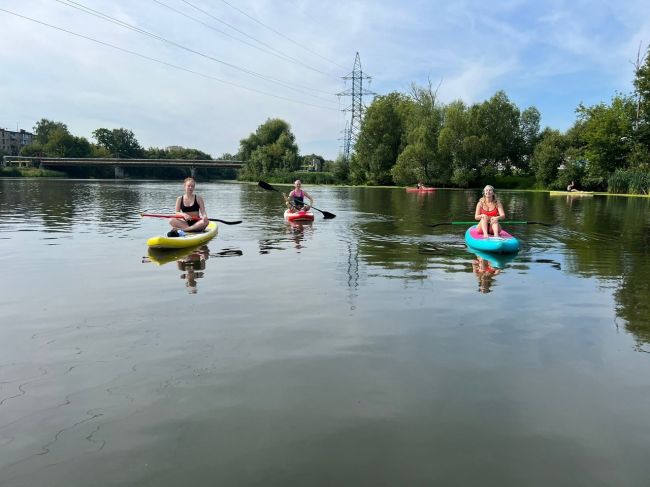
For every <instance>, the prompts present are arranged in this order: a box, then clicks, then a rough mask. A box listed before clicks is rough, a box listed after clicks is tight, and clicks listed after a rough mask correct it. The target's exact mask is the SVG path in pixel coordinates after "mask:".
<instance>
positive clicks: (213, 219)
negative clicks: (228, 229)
mask: <svg viewBox="0 0 650 487" xmlns="http://www.w3.org/2000/svg"><path fill="white" fill-rule="evenodd" d="M140 216H150V217H153V218H180V217H178V216H176V215H159V214H157V213H140ZM208 220H210V221H211V222H219V223H223V224H224V225H239V224H240V223H241V220H237V221H234V222H229V221H226V220H221V219H219V218H208Z"/></svg>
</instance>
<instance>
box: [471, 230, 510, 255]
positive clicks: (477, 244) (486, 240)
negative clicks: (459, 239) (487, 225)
mask: <svg viewBox="0 0 650 487" xmlns="http://www.w3.org/2000/svg"><path fill="white" fill-rule="evenodd" d="M465 243H466V244H467V246H468V247H471V248H473V249H476V250H482V251H484V252H494V253H497V254H509V253H512V252H517V251H518V250H519V240H517V239H516V238H515V237H513V236H512V235H510V234H509V233H508V232H506V231H505V230H501V233H500V234H499V236H498V237H494V236H489V237H485V236H484V235H483V234H482V233H480V232H479V231H478V228H477V227H476V225H474V226H471V227H469V228H468V229H467V231H466V232H465Z"/></svg>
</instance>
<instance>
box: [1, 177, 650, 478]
mask: <svg viewBox="0 0 650 487" xmlns="http://www.w3.org/2000/svg"><path fill="white" fill-rule="evenodd" d="M308 189H309V191H310V193H311V194H312V195H313V196H315V198H316V205H317V206H318V207H319V208H320V209H322V210H326V211H330V212H332V213H335V214H336V215H337V217H336V218H335V219H333V220H324V219H323V218H322V215H320V214H318V213H317V218H316V221H315V222H314V223H313V224H307V225H302V226H299V225H294V226H292V225H289V224H287V223H285V222H284V221H283V220H282V211H283V208H282V198H281V197H280V195H278V194H277V193H273V192H267V191H263V190H262V189H260V188H259V187H257V186H254V185H247V184H235V183H201V182H199V184H198V186H197V193H198V194H201V195H202V196H203V197H204V198H205V200H206V204H207V206H208V210H209V213H210V216H212V217H217V218H222V219H225V220H240V219H241V220H243V222H244V223H242V224H241V225H232V226H227V225H221V224H220V226H219V235H218V237H217V238H216V239H214V240H212V241H210V242H209V243H208V244H207V245H206V246H202V247H200V248H198V249H193V250H191V251H190V252H187V253H184V252H180V253H175V254H160V253H150V252H148V251H147V248H146V246H145V242H146V239H147V238H148V237H150V236H153V235H156V234H161V233H164V232H166V231H167V222H166V221H164V220H160V219H154V218H147V219H142V218H140V216H139V213H140V212H143V211H150V212H168V211H169V210H170V209H171V207H172V206H173V202H174V198H175V197H176V196H177V195H179V194H181V191H182V183H168V182H139V181H77V180H17V179H5V180H0V261H1V262H2V268H3V276H4V279H3V284H2V287H1V290H2V292H1V293H0V311H1V313H2V314H1V316H2V324H1V325H0V484H1V485H3V486H4V485H7V486H23V485H25V486H34V485H49V486H75V485H79V486H82V485H89V484H93V485H152V486H154V485H155V486H165V485H170V486H171V485H181V484H183V485H265V486H268V485H282V486H287V485H300V486H303V485H373V486H376V485H387V486H394V485H499V486H503V485H540V486H541V485H545V486H546V485H585V486H586V485H589V486H594V485H617V486H622V485H646V484H647V479H648V478H650V466H649V465H648V462H647V456H648V454H647V452H648V448H649V447H650V422H649V421H648V411H650V395H649V394H648V391H649V386H650V373H649V372H650V354H649V353H648V352H650V320H649V318H648V316H650V306H649V305H648V296H650V285H649V284H648V279H647V276H648V275H649V273H650V264H649V262H650V259H649V258H648V257H649V256H648V248H649V243H650V242H649V240H650V217H649V216H648V215H650V212H649V209H650V208H649V206H650V200H648V199H644V198H622V197H604V196H594V197H581V198H575V197H565V196H560V197H555V196H553V197H550V196H549V195H548V193H523V192H519V193H518V192H502V193H501V194H500V197H501V198H502V200H503V202H504V206H505V209H506V212H507V213H508V217H509V218H511V219H517V220H527V221H543V222H554V223H557V225H555V226H553V227H546V226H541V225H519V226H516V227H515V226H512V227H510V228H508V230H509V231H511V233H513V234H515V235H516V236H518V237H519V238H520V240H521V242H522V250H521V251H520V252H519V253H518V254H517V255H516V256H514V257H513V258H512V259H490V258H489V256H481V255H475V254H474V253H472V252H470V251H468V250H467V249H466V247H465V245H464V242H463V234H464V230H465V227H464V226H452V225H449V226H440V227H436V228H431V227H429V226H427V224H430V223H436V222H446V221H451V220H466V219H471V215H473V211H474V206H475V204H476V201H477V198H478V196H479V195H478V192H477V191H471V190H470V191H459V190H444V191H443V190H439V191H437V192H435V193H432V194H422V195H420V194H410V193H406V192H405V191H404V190H403V189H372V188H330V187H311V188H308Z"/></svg>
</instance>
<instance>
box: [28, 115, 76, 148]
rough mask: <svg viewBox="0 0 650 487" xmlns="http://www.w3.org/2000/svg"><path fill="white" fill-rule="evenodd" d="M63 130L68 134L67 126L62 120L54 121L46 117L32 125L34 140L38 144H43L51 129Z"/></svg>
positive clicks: (47, 138) (46, 140) (48, 137)
mask: <svg viewBox="0 0 650 487" xmlns="http://www.w3.org/2000/svg"><path fill="white" fill-rule="evenodd" d="M55 130H56V131H58V132H64V133H67V134H69V133H70V131H69V130H68V126H67V125H66V124H64V123H63V122H54V121H52V120H48V119H47V118H42V119H40V120H39V121H38V122H36V125H34V136H35V137H34V139H35V140H34V141H35V142H36V143H38V144H41V145H45V144H47V142H48V140H49V139H50V134H51V133H52V132H53V131H55Z"/></svg>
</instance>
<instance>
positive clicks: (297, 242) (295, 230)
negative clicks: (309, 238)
mask: <svg viewBox="0 0 650 487" xmlns="http://www.w3.org/2000/svg"><path fill="white" fill-rule="evenodd" d="M288 228H289V238H291V240H293V243H294V247H295V248H296V250H300V249H302V248H304V245H303V243H302V242H303V240H304V239H305V235H306V234H311V233H312V232H313V227H312V225H311V222H289V225H288Z"/></svg>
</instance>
